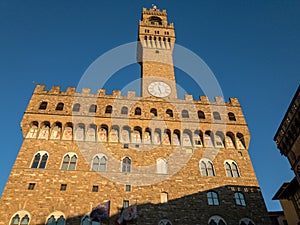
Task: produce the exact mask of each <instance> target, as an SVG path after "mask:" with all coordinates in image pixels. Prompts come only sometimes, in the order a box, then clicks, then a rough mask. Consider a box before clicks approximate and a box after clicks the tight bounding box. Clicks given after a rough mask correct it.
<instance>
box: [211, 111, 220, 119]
mask: <svg viewBox="0 0 300 225" xmlns="http://www.w3.org/2000/svg"><path fill="white" fill-rule="evenodd" d="M213 116H214V119H215V120H221V116H220V113H218V112H213Z"/></svg>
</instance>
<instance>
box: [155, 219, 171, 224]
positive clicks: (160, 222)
mask: <svg viewBox="0 0 300 225" xmlns="http://www.w3.org/2000/svg"><path fill="white" fill-rule="evenodd" d="M158 225H172V223H171V221H170V220H167V219H163V220H161V221H159V222H158Z"/></svg>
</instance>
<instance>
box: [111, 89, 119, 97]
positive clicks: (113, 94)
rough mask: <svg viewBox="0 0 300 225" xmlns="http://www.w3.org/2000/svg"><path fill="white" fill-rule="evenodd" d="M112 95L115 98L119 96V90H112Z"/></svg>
mask: <svg viewBox="0 0 300 225" xmlns="http://www.w3.org/2000/svg"><path fill="white" fill-rule="evenodd" d="M112 96H113V97H115V98H120V97H121V91H120V90H113V93H112Z"/></svg>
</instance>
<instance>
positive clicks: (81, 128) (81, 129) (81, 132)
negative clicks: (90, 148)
mask: <svg viewBox="0 0 300 225" xmlns="http://www.w3.org/2000/svg"><path fill="white" fill-rule="evenodd" d="M84 137H85V125H84V124H83V123H80V124H78V125H77V126H76V129H75V140H76V141H84Z"/></svg>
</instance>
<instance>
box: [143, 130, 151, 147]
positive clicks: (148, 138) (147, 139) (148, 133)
mask: <svg viewBox="0 0 300 225" xmlns="http://www.w3.org/2000/svg"><path fill="white" fill-rule="evenodd" d="M143 139H144V140H143V141H144V144H151V142H152V140H151V129H150V128H146V130H145V133H144V136H143Z"/></svg>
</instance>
